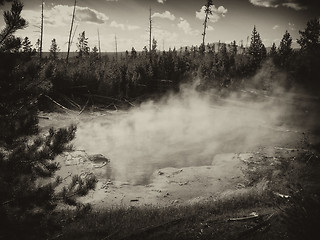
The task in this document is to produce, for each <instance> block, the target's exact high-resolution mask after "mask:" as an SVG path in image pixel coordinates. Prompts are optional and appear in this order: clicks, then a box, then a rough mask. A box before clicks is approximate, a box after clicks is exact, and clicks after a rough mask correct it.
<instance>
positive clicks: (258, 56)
mask: <svg viewBox="0 0 320 240" xmlns="http://www.w3.org/2000/svg"><path fill="white" fill-rule="evenodd" d="M248 53H249V55H251V57H252V65H253V68H254V70H255V69H257V67H259V66H260V63H261V61H262V60H263V59H264V58H265V56H266V51H265V46H264V44H263V43H262V40H261V38H260V34H259V33H258V32H257V29H256V26H254V27H253V30H252V34H251V42H250V47H249V49H248Z"/></svg>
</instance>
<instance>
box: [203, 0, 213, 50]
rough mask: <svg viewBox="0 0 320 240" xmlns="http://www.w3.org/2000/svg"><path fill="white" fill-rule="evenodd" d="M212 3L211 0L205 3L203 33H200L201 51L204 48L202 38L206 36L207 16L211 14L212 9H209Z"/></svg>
mask: <svg viewBox="0 0 320 240" xmlns="http://www.w3.org/2000/svg"><path fill="white" fill-rule="evenodd" d="M212 5H213V3H212V0H208V1H207V4H206V5H205V10H204V11H205V13H206V16H205V18H204V23H203V33H202V48H203V51H204V50H205V45H204V40H205V38H206V31H207V28H208V25H207V24H208V20H209V16H210V15H212V10H211V6H212Z"/></svg>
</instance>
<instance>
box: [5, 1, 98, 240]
mask: <svg viewBox="0 0 320 240" xmlns="http://www.w3.org/2000/svg"><path fill="white" fill-rule="evenodd" d="M14 4H17V3H16V2H14V3H13V6H14ZM21 10H22V8H21ZM21 10H20V11H19V12H18V13H17V14H20V12H21ZM5 16H6V15H5ZM15 19H19V16H14V19H11V20H10V19H8V20H7V21H6V24H8V25H9V26H11V27H10V28H11V29H17V28H18V27H19V26H20V25H18V26H15V24H19V23H17V21H16V20H15ZM11 36H12V35H11ZM8 38H10V36H8V37H7V39H8ZM0 59H1V60H3V62H2V63H1V64H0V133H1V134H0V216H1V231H0V238H2V239H47V238H48V237H49V235H48V234H50V231H52V230H53V229H52V227H53V225H52V224H53V219H52V216H53V213H54V210H55V208H56V206H57V204H58V203H59V202H64V203H67V204H73V205H77V204H78V203H77V201H76V199H75V197H77V196H82V195H85V194H86V193H87V192H88V191H89V190H90V189H92V188H94V186H95V183H96V179H95V177H93V176H91V177H86V178H81V177H79V176H74V178H73V180H72V182H71V184H70V185H69V186H68V187H64V188H62V190H61V191H58V190H57V186H58V185H59V184H61V178H60V177H56V179H55V180H54V181H53V180H52V177H54V176H55V172H56V170H57V169H58V168H59V165H58V163H56V162H55V161H53V160H54V159H55V157H56V156H57V155H58V154H61V153H62V152H63V151H65V150H68V149H70V146H69V145H68V144H69V142H70V141H71V140H72V139H73V138H74V136H75V130H76V127H75V126H70V127H69V128H68V129H60V130H54V129H50V131H49V132H48V133H47V134H46V135H45V136H42V135H41V136H40V135H38V125H37V123H38V117H37V114H38V99H39V97H40V96H41V95H45V94H48V92H49V90H50V86H51V84H50V82H49V80H48V79H47V78H41V77H40V76H41V75H42V74H41V71H42V66H41V65H40V63H39V62H34V61H29V62H26V61H23V62H22V63H23V64H21V63H20V62H18V61H20V60H19V59H18V58H17V57H16V56H15V55H13V54H10V55H6V54H3V53H2V52H1V51H0ZM16 66H19V67H18V68H17V67H16ZM43 179H46V181H44V180H43ZM78 206H79V207H80V205H79V204H78Z"/></svg>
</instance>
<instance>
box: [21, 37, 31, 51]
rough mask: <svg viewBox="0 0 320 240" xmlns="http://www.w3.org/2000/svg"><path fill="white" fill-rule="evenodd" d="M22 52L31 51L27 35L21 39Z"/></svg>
mask: <svg viewBox="0 0 320 240" xmlns="http://www.w3.org/2000/svg"><path fill="white" fill-rule="evenodd" d="M22 52H24V53H31V52H32V44H31V42H30V40H29V38H28V37H25V38H24V39H23V41H22Z"/></svg>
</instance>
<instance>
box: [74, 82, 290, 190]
mask: <svg viewBox="0 0 320 240" xmlns="http://www.w3.org/2000/svg"><path fill="white" fill-rule="evenodd" d="M195 87H196V84H194V85H192V86H183V87H182V90H181V91H180V93H179V94H176V95H170V96H168V97H166V98H165V99H162V100H161V101H159V102H153V101H149V102H147V103H144V104H142V105H141V106H140V107H137V108H133V109H132V110H130V111H128V112H122V113H121V112H120V113H118V114H113V115H112V116H105V117H103V118H102V117H100V118H97V119H95V120H94V121H91V122H83V123H81V124H80V125H79V127H78V132H77V139H76V145H77V146H80V147H82V148H84V149H85V150H86V151H87V152H89V153H101V154H104V155H105V156H107V157H108V158H110V160H111V168H112V176H107V177H113V178H114V179H116V180H120V181H128V182H130V183H135V184H142V183H146V182H148V181H150V176H151V175H152V173H153V172H154V171H156V169H159V168H163V167H186V166H197V165H206V164H208V165H210V164H211V162H212V159H213V157H214V156H215V155H216V154H218V153H228V152H234V153H240V152H247V151H253V150H255V149H257V147H259V146H260V145H261V144H264V145H266V144H268V141H269V142H270V141H273V140H274V138H277V136H275V135H274V134H275V132H274V131H275V130H274V129H276V128H279V127H283V126H281V125H282V124H283V119H284V118H283V115H284V113H285V112H286V111H287V103H286V102H284V103H283V102H279V100H278V99H276V98H264V100H263V101H262V100H258V99H256V100H255V101H252V98H251V97H250V98H247V94H244V95H239V94H238V95H237V96H230V97H229V98H227V99H221V98H218V97H216V95H215V94H214V92H206V93H203V92H198V91H196V90H195ZM82 143H83V144H82Z"/></svg>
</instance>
